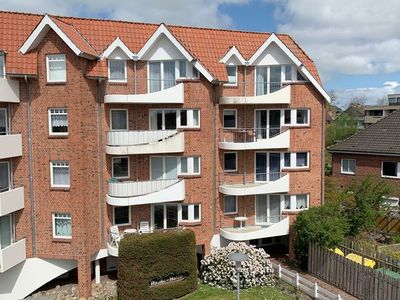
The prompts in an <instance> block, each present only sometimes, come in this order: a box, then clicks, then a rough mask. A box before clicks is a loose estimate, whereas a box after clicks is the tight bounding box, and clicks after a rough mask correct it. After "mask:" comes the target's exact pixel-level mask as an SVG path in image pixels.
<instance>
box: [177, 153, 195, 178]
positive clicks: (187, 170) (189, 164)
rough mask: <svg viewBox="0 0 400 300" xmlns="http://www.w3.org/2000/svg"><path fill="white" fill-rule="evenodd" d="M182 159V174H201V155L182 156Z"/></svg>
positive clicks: (180, 172)
mask: <svg viewBox="0 0 400 300" xmlns="http://www.w3.org/2000/svg"><path fill="white" fill-rule="evenodd" d="M179 159H180V169H179V174H180V175H199V174H200V157H198V156H189V157H185V156H182V157H180V158H179Z"/></svg>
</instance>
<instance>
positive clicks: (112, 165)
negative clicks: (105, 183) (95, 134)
mask: <svg viewBox="0 0 400 300" xmlns="http://www.w3.org/2000/svg"><path fill="white" fill-rule="evenodd" d="M117 158H127V159H128V176H115V175H114V159H117ZM111 177H112V178H116V179H129V178H131V160H130V159H129V156H114V157H112V158H111Z"/></svg>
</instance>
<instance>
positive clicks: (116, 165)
mask: <svg viewBox="0 0 400 300" xmlns="http://www.w3.org/2000/svg"><path fill="white" fill-rule="evenodd" d="M129 174H130V170H129V157H127V156H126V157H113V158H112V177H113V178H129V177H130V175H129Z"/></svg>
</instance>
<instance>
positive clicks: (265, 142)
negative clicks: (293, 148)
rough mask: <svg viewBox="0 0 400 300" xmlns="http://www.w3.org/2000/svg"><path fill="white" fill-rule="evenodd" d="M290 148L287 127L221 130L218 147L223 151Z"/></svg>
mask: <svg viewBox="0 0 400 300" xmlns="http://www.w3.org/2000/svg"><path fill="white" fill-rule="evenodd" d="M289 146H290V131H289V129H288V128H287V127H267V128H235V129H225V128H223V129H221V130H220V142H219V147H220V148H221V149H225V150H245V149H246V150H256V149H285V148H289Z"/></svg>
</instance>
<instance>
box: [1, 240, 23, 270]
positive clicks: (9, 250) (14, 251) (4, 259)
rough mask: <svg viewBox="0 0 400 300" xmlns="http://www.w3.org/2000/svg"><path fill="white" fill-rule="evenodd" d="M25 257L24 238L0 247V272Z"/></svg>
mask: <svg viewBox="0 0 400 300" xmlns="http://www.w3.org/2000/svg"><path fill="white" fill-rule="evenodd" d="M25 259H26V243H25V239H22V240H19V241H18V242H16V243H13V244H11V245H10V246H7V247H5V248H3V249H0V273H3V272H5V271H7V270H9V269H11V268H12V267H14V266H16V265H18V264H19V263H21V262H23V261H24V260H25Z"/></svg>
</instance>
